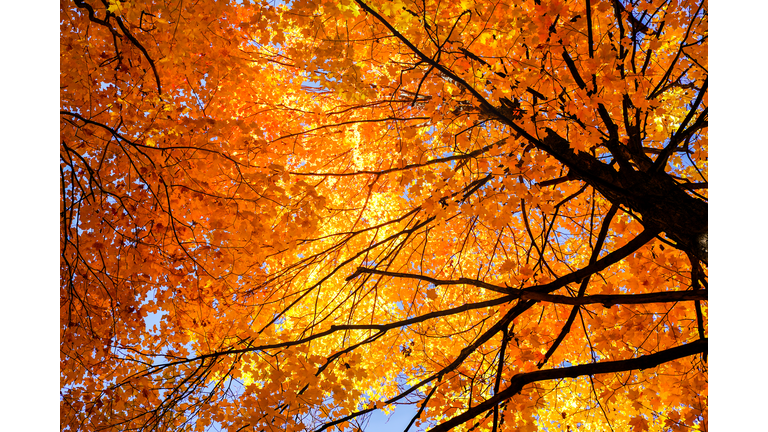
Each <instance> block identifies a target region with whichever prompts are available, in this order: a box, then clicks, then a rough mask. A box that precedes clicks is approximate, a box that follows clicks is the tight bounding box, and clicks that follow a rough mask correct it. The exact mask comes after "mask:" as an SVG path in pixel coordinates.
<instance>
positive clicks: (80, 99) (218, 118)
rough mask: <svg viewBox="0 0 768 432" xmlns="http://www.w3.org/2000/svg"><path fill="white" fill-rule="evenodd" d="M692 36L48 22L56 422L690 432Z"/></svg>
mask: <svg viewBox="0 0 768 432" xmlns="http://www.w3.org/2000/svg"><path fill="white" fill-rule="evenodd" d="M707 35H708V33H707V4H706V3H705V2H695V1H690V2H689V1H679V0H667V1H662V0H653V1H650V2H648V1H640V0H633V1H627V0H612V1H608V0H602V1H600V0H596V1H591V0H586V1H582V2H578V3H576V2H568V3H565V2H560V1H557V0H552V1H548V0H531V1H524V2H517V1H509V2H504V1H484V2H474V1H461V2H435V1H429V2H427V1H401V0H394V1H388V2H370V1H365V0H345V1H330V0H326V1H309V0H296V1H293V2H289V3H288V4H273V5H271V4H269V2H266V1H264V2H254V1H198V2H170V3H163V2H133V1H125V2H123V1H115V0H109V1H107V0H102V1H101V2H97V1H95V0H73V2H69V1H67V2H63V3H62V6H61V164H60V166H61V171H60V172H61V240H60V245H61V385H62V390H61V396H60V401H61V402H60V404H61V422H62V423H61V425H62V430H112V429H114V430H173V431H176V430H187V429H189V430H193V429H194V430H205V429H206V428H209V427H215V428H222V429H225V430H231V431H240V430H332V429H334V428H338V429H342V430H357V429H356V428H359V427H364V424H365V418H366V416H367V415H368V414H369V413H370V412H372V411H373V410H384V411H385V412H389V411H391V410H392V409H393V408H394V407H396V406H398V405H400V404H412V405H414V406H415V407H416V409H417V415H416V416H415V417H414V419H413V421H412V422H411V423H412V425H411V426H410V427H411V428H414V427H416V428H421V429H429V430H433V431H443V430H449V429H451V428H456V429H457V430H489V431H494V432H495V431H498V430H524V431H525V430H543V429H545V428H546V430H577V429H580V430H607V429H610V430H635V431H641V430H653V431H667V430H673V431H677V430H689V429H690V428H694V429H696V428H698V429H706V419H707V384H706V383H707V363H706V353H707V328H706V323H707V307H706V304H707V303H706V300H707V274H708V272H707V263H708V258H707V119H708V117H707V109H708V108H707V106H708V104H707V69H706V68H707V44H708V42H707V38H708V36H707ZM148 321H149V322H158V324H156V325H152V327H151V328H149V327H150V326H148V325H147V322H148Z"/></svg>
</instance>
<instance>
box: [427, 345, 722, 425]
mask: <svg viewBox="0 0 768 432" xmlns="http://www.w3.org/2000/svg"><path fill="white" fill-rule="evenodd" d="M707 341H708V339H703V340H702V339H699V340H697V341H695V342H691V343H688V344H685V345H681V346H677V347H674V348H670V349H666V350H664V351H659V352H657V353H654V354H648V355H644V356H640V357H636V358H633V359H628V360H614V361H605V362H598V363H590V364H583V365H578V366H570V367H566V368H558V369H545V370H539V371H534V372H528V373H523V374H517V375H515V376H513V377H512V379H511V380H510V383H509V386H508V387H507V388H506V389H504V390H502V391H501V392H500V393H498V394H497V395H495V396H493V397H491V398H490V399H488V400H486V401H484V402H482V403H480V404H478V405H476V406H474V407H472V408H470V409H468V410H467V411H465V412H463V413H462V414H460V415H458V416H456V417H454V418H452V419H450V420H448V421H446V422H444V423H441V424H439V425H437V426H436V427H434V428H432V429H430V430H429V432H443V431H449V430H451V429H453V428H454V427H456V426H458V425H460V424H463V423H466V422H468V421H470V420H472V419H473V418H475V417H477V416H478V415H480V414H482V413H484V412H485V411H488V410H490V409H493V407H494V406H496V405H498V404H499V403H501V402H502V401H504V400H507V399H509V398H511V397H512V396H514V395H516V394H517V393H519V392H520V391H521V390H522V389H523V387H525V386H526V385H527V384H530V383H534V382H537V381H550V380H557V379H563V378H577V377H580V376H585V375H589V376H591V375H596V374H606V373H616V372H627V371H631V370H636V369H640V370H642V369H650V368H654V367H657V366H659V365H662V364H664V363H668V362H671V361H674V360H678V359H681V358H685V357H689V356H692V355H695V354H701V353H705V352H707Z"/></svg>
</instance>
